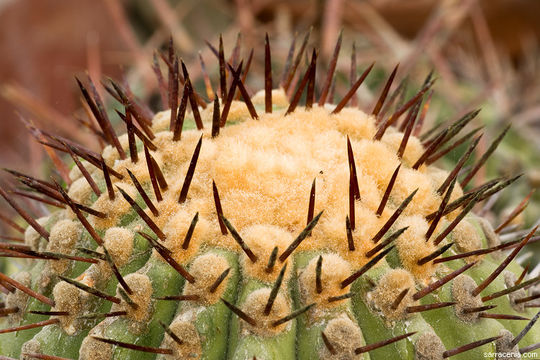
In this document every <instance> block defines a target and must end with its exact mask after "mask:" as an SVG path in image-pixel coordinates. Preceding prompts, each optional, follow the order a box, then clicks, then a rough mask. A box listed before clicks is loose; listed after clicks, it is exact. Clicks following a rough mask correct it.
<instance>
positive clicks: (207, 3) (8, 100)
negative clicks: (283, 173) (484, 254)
mask: <svg viewBox="0 0 540 360" xmlns="http://www.w3.org/2000/svg"><path fill="white" fill-rule="evenodd" d="M539 19H540V1H537V0H440V1H436V0H407V1H400V0H363V1H362V0H295V1H286V0H76V1H72V0H37V1H36V0H0V54H1V55H0V114H1V120H0V164H2V166H5V167H8V168H13V169H16V170H18V171H22V172H25V173H28V174H31V175H33V176H50V175H51V174H54V171H55V170H54V169H53V167H52V165H51V161H50V159H49V157H48V156H47V154H46V152H44V150H43V147H42V146H41V145H40V144H39V143H37V142H36V141H35V140H34V139H33V138H32V136H31V135H30V134H29V133H28V131H26V129H25V126H24V124H23V123H22V122H21V121H20V120H19V117H18V114H20V115H22V116H23V117H25V118H26V119H28V120H30V121H32V122H34V123H35V124H36V125H38V126H39V127H42V128H44V129H47V130H49V131H51V132H56V133H59V134H61V135H64V136H66V137H70V138H73V139H74V140H76V141H79V142H81V143H82V144H85V145H86V146H88V147H89V148H91V149H94V150H98V149H99V143H98V142H96V140H95V139H94V137H93V136H92V135H91V134H90V132H89V131H87V129H85V128H84V126H81V125H80V124H79V123H78V121H77V120H76V119H77V118H79V119H81V118H82V119H84V118H85V117H86V113H85V112H84V109H83V108H82V106H81V95H80V92H79V90H78V89H77V87H76V82H75V80H74V76H79V77H80V76H82V77H85V73H86V72H88V73H89V74H90V75H91V76H92V78H94V79H104V78H105V76H111V77H113V78H117V79H127V81H129V83H130V84H131V86H132V88H133V91H134V92H135V94H137V95H138V96H139V97H140V98H142V99H144V100H145V101H146V102H147V103H149V104H150V107H151V108H152V109H153V110H155V111H157V110H159V109H161V108H162V106H161V104H160V100H159V91H158V85H157V81H156V80H155V76H154V72H153V70H152V67H151V64H152V57H153V55H154V51H155V49H163V48H164V47H165V46H166V44H167V42H168V38H169V36H170V35H171V34H172V37H173V39H174V44H175V47H176V48H177V50H178V52H179V54H180V56H181V57H182V58H183V60H184V61H185V62H186V63H187V64H188V65H189V68H190V73H191V77H192V79H194V80H195V84H196V87H197V88H200V92H201V93H204V83H203V77H202V72H201V63H200V58H199V54H200V57H201V58H202V59H203V61H204V62H205V64H206V68H207V71H208V72H209V73H210V77H211V78H212V79H213V81H214V83H213V86H214V88H215V87H216V85H217V82H216V81H215V79H216V78H217V69H218V67H217V62H216V59H215V57H214V55H213V54H212V53H211V51H210V50H209V47H208V46H207V44H206V43H205V41H208V42H210V43H211V44H213V45H214V46H216V47H217V44H218V38H219V35H220V34H222V35H223V39H224V44H225V53H226V56H230V55H231V54H232V53H233V52H234V51H233V49H235V47H236V49H237V50H238V51H237V52H238V55H239V57H240V58H244V59H246V58H247V57H248V56H249V53H250V50H251V49H254V53H253V54H254V55H253V62H252V65H251V70H250V73H249V76H248V78H247V80H246V84H247V86H248V88H249V89H258V88H261V87H262V86H263V57H264V47H263V44H264V34H265V32H268V33H269V34H270V42H271V44H272V61H273V66H274V69H275V70H276V71H277V72H276V74H279V73H280V71H281V69H282V68H283V67H284V62H285V59H286V57H287V52H288V49H289V46H290V43H291V41H292V40H293V38H295V36H296V37H297V48H298V46H299V44H300V42H301V40H302V38H303V37H304V35H305V34H306V33H307V32H308V31H309V29H310V28H312V33H311V37H310V42H309V46H308V48H309V49H311V47H313V46H315V47H318V48H319V49H320V53H319V59H322V61H320V62H319V69H318V71H319V73H321V74H323V73H324V71H325V69H326V68H327V67H328V63H329V61H330V58H331V56H332V53H333V51H334V46H335V43H336V40H337V38H338V35H339V33H340V30H343V43H342V46H341V53H340V58H339V61H338V63H337V77H336V86H335V96H336V99H339V96H342V95H343V94H344V93H345V92H346V91H347V90H348V87H349V76H350V72H351V70H350V66H351V65H350V64H351V55H352V53H353V52H352V51H353V50H352V49H353V44H354V47H355V58H356V64H357V70H356V71H357V72H358V73H360V71H363V69H365V68H366V66H367V65H368V64H370V63H371V62H372V61H376V67H375V68H376V71H375V72H373V73H372V74H371V75H370V77H369V81H368V82H367V86H362V87H361V89H360V90H359V92H358V100H357V101H358V103H359V105H360V107H362V106H366V107H367V106H370V104H372V103H373V101H374V99H376V96H378V94H379V93H380V91H381V90H380V89H381V88H382V86H384V82H385V81H386V79H387V78H388V75H389V74H390V72H391V71H392V69H393V68H394V67H395V65H396V64H397V63H400V67H399V71H398V74H397V77H396V80H395V81H394V86H393V87H394V88H395V87H397V86H398V85H399V84H407V92H408V93H411V94H412V93H413V92H414V91H417V90H418V89H419V87H420V86H421V84H422V82H423V80H424V78H425V77H426V75H427V74H428V73H429V72H430V71H431V70H434V72H435V75H436V77H438V80H437V82H436V85H435V87H434V89H435V93H434V95H433V97H432V99H431V103H430V107H429V112H428V114H427V116H426V120H425V125H424V126H425V128H426V129H429V128H430V127H432V126H433V125H434V124H437V123H438V122H442V121H453V120H456V119H457V118H459V117H460V116H461V115H463V114H464V113H465V112H466V111H468V110H472V109H475V108H482V111H481V113H480V116H479V117H478V118H477V119H475V120H474V122H473V123H472V124H470V126H469V127H470V129H473V128H475V127H478V126H482V125H485V129H484V130H483V131H484V132H485V135H484V137H483V138H482V141H481V143H480V146H479V150H478V154H476V155H475V157H476V159H478V158H479V157H480V156H481V154H482V153H483V152H484V151H485V150H486V149H487V148H488V147H489V145H490V144H491V143H492V141H493V140H494V139H495V138H496V137H497V135H498V134H499V133H500V131H501V130H502V129H503V128H504V126H505V125H506V124H508V123H512V129H511V130H510V132H509V134H508V136H507V137H506V138H505V140H504V141H503V143H502V144H501V145H500V146H499V148H498V149H497V151H496V153H495V155H494V156H493V158H492V159H491V160H490V161H489V162H488V164H487V166H485V167H484V168H483V169H482V170H481V171H480V172H479V173H478V175H477V176H476V177H475V179H474V181H473V182H472V184H471V185H470V186H471V187H472V186H475V185H478V184H481V183H483V182H485V181H486V179H491V178H494V177H497V176H513V175H516V174H518V173H521V172H523V173H524V176H523V178H522V179H520V181H519V182H517V183H516V184H514V185H512V186H511V187H510V188H509V189H508V190H507V191H505V192H503V194H502V195H501V196H498V197H495V198H494V199H493V200H492V201H489V202H487V203H484V204H481V205H480V207H479V209H478V211H481V212H483V213H485V214H487V216H489V217H491V218H492V220H493V222H494V224H495V225H497V223H500V222H502V221H504V219H505V217H506V216H508V214H509V213H510V212H511V211H512V210H514V209H515V207H516V206H517V205H518V204H519V203H520V202H521V201H522V200H523V199H524V198H525V197H526V195H527V194H528V193H529V191H530V190H531V189H534V188H536V187H538V186H539V184H540V151H539V150H540V140H539V139H540V56H539V45H540V44H539V42H538V38H539V36H540V21H539ZM238 34H241V36H240V37H239V36H238ZM237 44H238V45H240V46H237ZM302 66H303V67H302ZM304 69H305V64H304V63H302V64H301V72H302V73H303V71H304ZM164 71H165V70H164ZM98 91H100V92H101V93H102V94H104V93H105V92H104V91H103V89H102V88H99V89H98ZM117 125H118V128H119V129H120V127H121V126H120V124H117ZM121 131H122V132H123V130H121ZM463 151H464V148H463V146H461V147H460V148H457V149H456V150H455V151H452V152H450V153H449V154H448V155H447V156H445V158H444V159H441V160H440V162H442V163H445V162H446V163H447V164H446V166H447V168H448V167H449V166H451V165H452V163H455V162H456V161H457V160H458V159H459V157H460V155H461V154H462V153H463ZM441 166H445V165H442V164H441ZM0 181H2V183H3V184H5V183H7V182H8V180H7V177H6V176H5V174H2V175H0ZM9 181H11V180H9ZM18 200H20V201H21V203H24V202H25V201H26V200H25V199H24V198H20V199H18ZM530 202H531V203H530V205H529V207H528V208H527V209H526V210H525V211H524V212H522V213H521V214H520V215H519V216H517V217H516V219H514V220H513V225H512V226H510V227H509V229H514V230H515V229H516V227H517V226H518V225H526V226H530V225H532V224H533V223H534V222H536V221H537V220H538V218H539V215H540V195H539V194H534V195H533V196H532V198H531V201H530ZM24 204H25V206H26V207H28V209H29V211H30V212H31V213H32V214H33V215H35V216H40V215H43V214H44V213H46V211H47V209H46V208H44V207H42V206H36V205H35V203H33V204H30V203H29V202H27V203H24ZM0 206H1V207H2V213H4V214H7V215H8V216H12V211H11V209H7V207H6V206H4V203H2V205H0ZM0 226H2V225H0ZM4 230H5V231H8V229H7V228H6V229H4Z"/></svg>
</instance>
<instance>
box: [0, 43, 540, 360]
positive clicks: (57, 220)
mask: <svg viewBox="0 0 540 360" xmlns="http://www.w3.org/2000/svg"><path fill="white" fill-rule="evenodd" d="M267 56H268V53H267ZM300 58H301V57H300ZM315 60H316V53H314V55H313V58H312V63H311V65H310V67H309V68H308V70H307V72H306V73H305V74H304V75H303V76H301V77H300V78H299V82H298V90H297V91H296V93H294V94H293V95H292V96H291V97H290V98H289V97H288V96H287V95H286V91H285V90H291V89H283V88H279V89H274V90H271V88H268V87H267V88H266V90H265V91H261V92H259V93H257V94H255V95H254V96H252V97H248V96H247V90H246V89H245V88H244V86H243V81H242V80H241V79H240V77H239V75H238V76H235V73H236V71H229V70H230V69H229V70H228V71H229V76H231V77H232V81H231V85H230V87H229V88H228V89H227V90H228V91H232V93H229V94H228V95H227V93H226V92H225V93H224V94H223V95H224V98H223V99H220V100H219V101H214V103H213V104H212V103H210V104H206V103H205V102H204V101H201V99H202V97H201V95H199V94H197V93H195V92H194V90H193V88H192V87H191V86H192V85H191V82H190V80H189V77H188V74H187V70H186V72H185V73H184V76H183V77H181V78H182V79H183V80H182V81H183V82H184V81H185V86H184V90H183V92H182V95H181V96H178V91H177V90H174V86H172V87H171V89H170V91H171V92H172V93H171V94H172V96H171V99H174V98H178V100H179V105H176V106H175V105H174V101H171V105H173V106H172V107H173V110H166V111H163V112H160V113H158V114H156V115H153V114H151V113H150V112H149V111H148V110H146V109H145V107H144V106H142V105H141V103H139V102H138V101H136V99H135V98H133V95H132V94H130V93H127V92H126V91H125V90H123V88H122V87H121V86H119V85H117V84H116V83H114V82H113V83H111V85H112V88H110V89H108V90H110V91H111V92H113V93H114V95H115V97H116V98H117V99H118V100H120V101H121V102H123V104H124V105H125V107H126V109H127V114H126V116H125V118H124V120H125V122H126V124H127V128H128V134H125V135H122V136H120V137H117V136H116V135H115V134H114V133H111V129H109V128H108V126H106V124H107V121H108V119H107V116H106V114H105V113H104V112H102V111H101V110H100V109H101V100H99V99H98V98H97V97H94V95H90V94H89V93H88V91H87V90H86V88H85V87H84V86H83V85H82V84H81V88H82V90H83V95H84V96H85V98H86V100H87V102H88V103H89V107H90V109H91V110H92V112H93V114H94V116H95V117H97V118H98V119H99V122H100V124H102V126H103V128H102V132H103V133H104V138H106V139H107V140H108V142H109V145H107V146H106V147H105V148H104V149H103V151H102V152H101V154H95V153H93V152H90V151H87V150H85V149H82V148H80V147H77V146H75V145H73V147H70V146H71V145H69V146H68V145H66V144H64V145H65V146H66V149H67V148H69V149H70V150H71V151H72V152H76V156H79V157H81V158H83V159H84V160H83V161H82V162H81V163H82V165H83V166H84V167H85V168H86V170H87V171H88V174H89V175H90V176H91V178H92V179H93V181H94V182H95V184H96V186H97V190H96V187H92V186H91V182H88V178H87V176H85V175H84V174H83V173H82V172H81V171H80V169H79V168H77V167H74V168H73V169H72V171H71V173H70V177H71V180H72V184H71V186H70V187H69V189H68V190H67V192H66V191H65V190H64V189H63V188H62V187H61V186H60V185H55V184H53V183H45V185H43V184H41V185H40V186H46V187H47V189H48V190H46V192H47V193H49V194H50V195H51V196H53V197H54V198H55V199H56V200H57V201H61V200H62V201H63V204H64V205H66V208H65V209H61V210H58V211H56V212H54V213H52V215H51V216H50V217H48V218H46V219H41V220H39V221H38V223H33V222H31V221H29V223H30V225H31V226H29V227H28V229H27V230H26V234H25V244H24V245H25V247H23V248H19V249H18V250H17V249H16V248H15V250H10V251H15V252H17V254H25V255H29V254H33V257H45V256H46V255H47V252H48V254H49V255H48V256H51V254H57V255H58V254H60V255H64V256H71V258H70V259H65V258H60V259H56V260H54V261H53V260H51V259H41V258H40V259H30V260H26V259H25V262H24V263H25V264H26V267H25V268H24V269H23V272H21V273H20V274H19V275H13V276H11V277H9V278H8V277H3V279H5V281H8V283H9V284H12V285H13V284H16V285H17V286H16V287H14V288H12V285H9V284H8V283H6V282H5V281H2V284H3V285H5V286H4V287H6V289H7V292H8V294H7V295H6V296H5V300H4V303H5V305H4V309H2V310H3V311H4V312H5V313H6V317H7V318H6V320H5V323H4V324H2V329H4V330H1V331H0V353H1V354H2V355H6V356H10V357H13V358H15V357H18V358H21V359H29V358H32V356H33V355H32V354H42V355H50V356H57V357H61V358H68V359H81V360H85V359H86V360H96V359H99V360H108V359H159V360H176V359H183V360H184V359H193V360H197V359H203V360H220V359H229V360H248V359H249V360H252V359H254V358H256V359H258V360H293V359H299V360H304V359H321V360H322V359H324V360H326V359H329V360H338V359H339V360H353V359H354V360H360V359H363V360H379V359H407V360H413V359H414V360H442V359H444V358H447V357H452V358H455V359H473V358H474V359H477V358H482V357H483V356H484V355H483V354H484V353H494V352H500V353H505V354H508V353H511V352H516V351H519V349H521V350H522V351H535V350H534V347H535V346H534V345H535V344H537V343H539V342H540V330H539V328H538V326H531V327H530V328H526V331H525V333H524V335H523V336H521V335H520V336H518V334H519V333H520V332H522V330H523V329H524V328H525V327H526V324H527V323H528V322H527V319H531V318H533V317H534V315H535V314H536V309H535V307H534V306H535V305H534V304H536V303H533V302H532V301H533V300H535V299H532V298H531V300H527V297H530V296H532V295H534V294H536V292H535V291H537V289H535V288H534V287H533V286H534V285H536V282H537V279H535V278H529V277H528V276H525V277H523V276H521V275H522V273H523V268H522V267H521V266H520V265H519V264H518V262H517V261H516V260H515V258H516V256H517V254H518V253H519V252H520V251H521V250H522V248H523V246H525V244H526V243H527V241H529V240H530V238H531V237H532V235H533V234H534V230H533V231H531V232H529V233H528V234H527V235H526V236H524V237H522V238H517V239H516V241H514V242H511V243H503V244H501V240H500V238H499V236H498V235H497V233H495V232H494V231H493V229H492V228H491V226H490V225H489V224H488V223H487V221H486V220H484V219H482V218H479V217H476V215H474V214H473V212H472V208H473V206H474V205H475V204H476V202H477V201H482V200H485V198H487V197H488V195H491V194H492V193H495V192H496V191H499V190H501V189H502V188H504V187H505V186H506V185H508V184H510V183H511V181H507V180H497V181H495V182H493V184H491V185H490V186H485V187H483V188H477V189H473V190H472V192H469V193H467V190H463V189H462V188H461V186H460V185H458V183H457V182H456V179H457V175H456V174H457V173H458V171H457V170H459V166H460V165H459V164H458V168H457V170H456V171H455V172H448V171H444V170H441V169H439V168H438V167H437V166H435V165H434V164H432V163H431V161H429V160H430V159H431V157H432V156H433V154H434V153H435V152H436V151H437V150H438V149H439V148H440V147H441V146H443V145H445V144H447V143H449V142H451V141H452V138H453V137H454V136H455V135H456V134H457V133H459V131H460V130H461V128H463V127H464V126H465V125H467V123H468V122H469V121H471V119H472V118H474V116H475V114H476V113H469V114H468V115H466V116H465V117H464V118H463V119H461V120H459V121H457V122H456V123H454V124H452V125H450V126H449V127H448V128H447V129H446V130H441V131H440V132H438V133H437V132H434V133H433V134H432V135H430V136H427V137H425V138H424V139H422V140H421V139H420V136H419V131H414V132H413V131H412V129H413V127H414V124H415V121H416V117H417V115H418V114H417V113H418V110H419V107H420V104H421V101H416V100H418V99H420V100H421V99H422V96H423V94H424V93H425V92H426V91H427V89H428V88H429V86H431V85H432V83H431V82H430V81H427V82H426V85H425V87H424V88H423V90H421V91H420V93H419V95H418V97H417V98H416V100H414V99H413V100H414V101H413V102H411V103H410V104H409V105H411V106H412V107H410V108H408V109H410V110H409V111H408V114H405V113H401V114H397V113H396V114H397V115H395V116H397V117H396V118H393V117H392V116H393V115H384V116H382V115H381V116H379V117H377V116H374V115H368V114H367V113H364V112H363V111H360V110H358V109H356V108H352V107H347V106H345V105H346V104H347V102H348V100H349V98H348V97H346V98H345V99H344V100H343V101H341V102H340V103H339V104H338V105H330V104H325V99H324V98H323V99H321V101H320V105H317V104H314V103H313V101H312V100H313V98H312V96H313V91H314V90H313V89H314V83H313V79H314V78H315V77H314V74H315V71H312V70H310V69H315V68H316V67H315ZM170 62H171V64H170V65H171V66H170V67H169V69H170V71H172V72H173V73H171V77H170V79H173V80H174V79H179V78H180V77H179V74H175V71H176V70H175V68H176V67H177V65H178V63H177V62H176V61H175V60H174V58H172V57H171V59H170ZM289 71H293V70H291V69H289ZM294 71H295V70H294ZM368 72H369V69H368V71H367V72H366V73H365V74H367V73H368ZM286 75H287V74H286ZM267 76H268V72H267ZM289 77H290V80H292V79H293V77H294V73H288V76H285V77H284V79H287V78H289ZM267 79H268V78H267ZM222 80H225V79H222ZM290 80H289V81H290ZM428 80H429V79H428ZM358 81H360V82H361V81H362V78H361V79H360V80H358ZM360 82H358V84H360ZM223 83H224V84H227V81H223ZM269 83H270V84H271V79H270V82H269ZM286 83H287V81H285V83H282V84H281V85H282V86H285V88H287V87H288V86H289V85H286ZM304 88H307V93H308V95H307V100H306V105H305V106H300V105H299V100H300V99H301V98H302V92H303V89H304ZM270 90H271V91H270ZM355 90H356V89H354V88H353V92H354V91H355ZM175 91H176V92H175ZM234 91H239V93H240V94H241V97H242V98H243V101H238V100H235V92H234ZM422 91H423V92H422ZM327 92H328V89H326V93H327ZM324 96H325V97H326V94H325V95H324ZM385 96H386V95H384V96H382V97H381V99H380V105H381V106H382V105H383V103H384V101H385ZM197 103H198V104H199V106H197ZM186 107H190V108H191V110H190V111H187V112H186ZM215 109H218V110H219V111H220V112H217V111H215ZM270 109H271V111H270ZM266 110H268V111H266ZM380 110H381V107H380V106H379V105H378V106H377V107H376V111H374V113H375V115H378V114H379V111H380ZM385 110H386V111H388V109H385ZM406 110H407V109H406ZM171 111H172V112H173V115H172V116H171ZM177 111H178V113H177ZM175 114H176V115H175ZM401 115H404V116H403V117H405V118H406V119H403V121H401V120H399V124H400V125H399V126H398V123H395V121H396V120H397V119H399V118H400V116H401ZM122 116H124V115H122ZM103 124H105V125H103ZM411 124H412V125H411ZM417 125H418V124H417ZM418 126H420V125H418ZM417 130H419V129H417ZM417 135H418V136H417ZM50 140H51V141H58V139H54V138H51V139H50ZM55 144H56V143H55ZM61 144H62V143H61V142H59V143H58V144H56V147H57V148H62V147H61V146H64V145H61ZM474 146H475V142H474V141H473V145H472V147H470V150H471V152H472V150H474ZM101 157H102V159H103V160H102V159H101ZM463 164H464V162H463V163H462V164H461V165H463ZM88 174H86V175H88ZM505 181H506V182H505ZM488 185H489V184H488ZM36 186H37V185H36ZM310 186H311V191H310ZM494 189H496V190H494ZM490 191H491V192H492V193H490ZM0 194H1V195H2V196H3V197H4V198H6V199H10V198H9V196H8V194H7V193H5V192H4V190H2V191H1V193H0ZM20 213H21V215H24V213H22V211H20ZM306 215H307V221H306ZM27 220H28V218H27ZM485 249H488V250H485ZM8 250H9V249H8ZM484 250H485V251H484ZM482 251H483V252H482ZM478 252H482V253H481V254H480V253H478ZM76 256H78V257H86V258H88V259H90V260H92V262H93V263H92V264H90V263H88V262H85V261H84V259H80V258H76ZM459 256H463V258H450V257H459ZM505 259H508V260H509V261H506V260H505ZM501 264H502V265H501ZM2 275H3V274H2ZM13 279H14V280H13ZM10 281H11V282H10ZM521 284H524V285H521ZM505 289H510V290H508V293H506V292H504V291H505ZM31 290H33V291H35V292H37V293H39V294H41V296H44V297H45V298H41V301H40V300H38V299H36V298H33V297H31V296H29V295H27V293H30V294H32V295H33V296H36V294H34V293H32V291H31ZM501 291H502V292H503V293H499V292H501ZM499 295H500V296H499ZM38 297H39V296H38ZM524 299H525V300H527V301H525V300H524ZM529 301H530V302H529ZM531 304H532V306H526V305H531ZM49 305H54V306H52V307H51V306H49ZM29 311H41V312H46V313H44V314H43V313H42V314H33V313H29ZM47 319H50V322H48V323H46V324H41V325H44V327H39V326H37V325H36V326H37V327H32V324H34V323H36V322H39V321H44V320H47ZM533 323H534V321H533V322H531V324H533ZM38 325H39V324H38ZM20 326H25V327H27V328H19V327H20ZM516 337H518V338H516ZM514 340H515V341H516V343H515V344H514V343H512V341H514ZM536 351H537V350H536Z"/></svg>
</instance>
